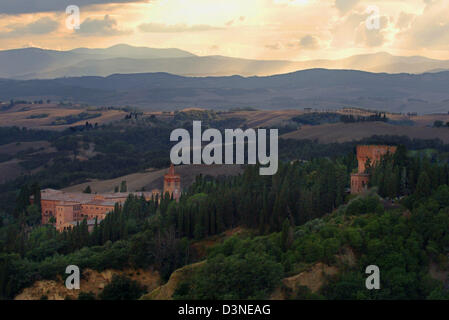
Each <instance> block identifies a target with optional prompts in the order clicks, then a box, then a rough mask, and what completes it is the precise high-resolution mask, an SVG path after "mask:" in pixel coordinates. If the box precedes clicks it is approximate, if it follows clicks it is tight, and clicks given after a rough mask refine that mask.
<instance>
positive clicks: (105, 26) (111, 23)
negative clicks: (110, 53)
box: [76, 15, 130, 36]
mask: <svg viewBox="0 0 449 320" xmlns="http://www.w3.org/2000/svg"><path fill="white" fill-rule="evenodd" d="M117 25H118V24H117V20H115V19H114V18H111V17H110V16H109V15H105V16H104V18H103V19H93V18H87V19H86V20H84V21H83V22H82V23H81V25H80V28H79V29H78V30H76V34H80V35H87V36H89V35H101V36H115V35H122V34H127V33H130V31H125V30H120V29H119V28H118V26H117Z"/></svg>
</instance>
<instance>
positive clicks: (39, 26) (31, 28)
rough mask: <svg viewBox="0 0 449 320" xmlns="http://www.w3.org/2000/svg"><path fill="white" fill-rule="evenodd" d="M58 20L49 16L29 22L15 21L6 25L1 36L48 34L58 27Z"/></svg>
mask: <svg viewBox="0 0 449 320" xmlns="http://www.w3.org/2000/svg"><path fill="white" fill-rule="evenodd" d="M58 25H59V24H58V22H57V21H56V20H53V19H51V18H49V17H43V18H40V19H38V20H36V21H34V22H31V23H29V24H22V23H15V24H10V25H7V26H6V27H5V30H3V31H1V32H0V37H1V38H10V37H21V36H23V35H30V34H31V35H41V34H47V33H51V32H53V31H55V30H56V29H58Z"/></svg>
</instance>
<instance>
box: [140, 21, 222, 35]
mask: <svg viewBox="0 0 449 320" xmlns="http://www.w3.org/2000/svg"><path fill="white" fill-rule="evenodd" d="M219 29H222V28H218V27H214V26H210V25H207V24H195V25H191V26H189V25H186V24H183V23H180V24H172V25H169V24H164V23H143V24H141V25H139V30H140V31H142V32H148V33H178V32H200V31H210V30H219Z"/></svg>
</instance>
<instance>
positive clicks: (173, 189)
mask: <svg viewBox="0 0 449 320" xmlns="http://www.w3.org/2000/svg"><path fill="white" fill-rule="evenodd" d="M167 192H168V193H169V194H170V196H173V199H175V200H176V201H179V198H180V197H181V176H180V175H179V174H176V173H175V167H174V166H173V163H172V164H171V165H170V168H169V169H168V173H167V174H166V175H164V195H165V193H167Z"/></svg>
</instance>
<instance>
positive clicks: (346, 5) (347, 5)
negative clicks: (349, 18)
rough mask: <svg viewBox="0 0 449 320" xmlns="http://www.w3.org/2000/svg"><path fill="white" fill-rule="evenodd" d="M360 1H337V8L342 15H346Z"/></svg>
mask: <svg viewBox="0 0 449 320" xmlns="http://www.w3.org/2000/svg"><path fill="white" fill-rule="evenodd" d="M359 1H360V0H335V7H336V8H337V9H338V11H340V13H342V14H345V13H347V12H348V11H349V10H351V9H352V8H354V7H355V5H356V4H357V3H358V2H359Z"/></svg>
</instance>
